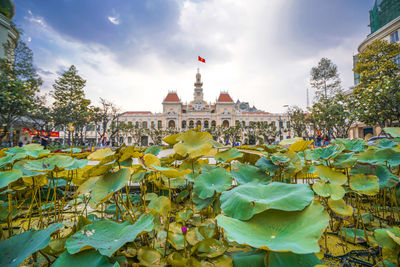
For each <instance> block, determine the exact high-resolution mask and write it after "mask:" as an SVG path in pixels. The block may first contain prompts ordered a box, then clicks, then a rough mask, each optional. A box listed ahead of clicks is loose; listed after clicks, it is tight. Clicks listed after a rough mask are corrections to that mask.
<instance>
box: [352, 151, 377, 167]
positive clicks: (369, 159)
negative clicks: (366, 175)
mask: <svg viewBox="0 0 400 267" xmlns="http://www.w3.org/2000/svg"><path fill="white" fill-rule="evenodd" d="M357 159H358V162H361V163H368V164H375V163H376V162H377V161H378V160H377V159H376V158H375V150H372V149H369V150H366V151H364V152H361V153H360V154H358V155H357Z"/></svg>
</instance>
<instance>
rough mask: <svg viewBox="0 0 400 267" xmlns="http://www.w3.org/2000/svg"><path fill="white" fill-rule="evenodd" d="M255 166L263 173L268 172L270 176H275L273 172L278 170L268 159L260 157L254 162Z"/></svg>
mask: <svg viewBox="0 0 400 267" xmlns="http://www.w3.org/2000/svg"><path fill="white" fill-rule="evenodd" d="M256 166H257V167H259V168H260V169H262V170H263V171H266V172H269V173H270V174H271V176H273V175H275V171H277V170H278V169H279V166H276V165H275V164H274V163H273V162H272V161H271V160H270V159H268V158H267V157H262V158H260V159H259V160H258V161H257V162H256Z"/></svg>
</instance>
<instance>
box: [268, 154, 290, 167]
mask: <svg viewBox="0 0 400 267" xmlns="http://www.w3.org/2000/svg"><path fill="white" fill-rule="evenodd" d="M271 161H272V163H273V164H275V165H286V164H288V163H289V161H290V158H289V157H287V156H286V155H283V154H272V155H271Z"/></svg>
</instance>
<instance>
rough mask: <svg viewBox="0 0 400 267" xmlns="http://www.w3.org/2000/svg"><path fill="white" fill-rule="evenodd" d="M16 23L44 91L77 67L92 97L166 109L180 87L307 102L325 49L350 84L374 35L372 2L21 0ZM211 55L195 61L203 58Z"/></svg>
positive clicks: (277, 105) (277, 107) (188, 93)
mask: <svg viewBox="0 0 400 267" xmlns="http://www.w3.org/2000/svg"><path fill="white" fill-rule="evenodd" d="M14 2H15V7H16V15H15V17H14V19H13V20H14V22H15V23H16V24H17V25H18V26H19V27H20V28H22V30H23V35H22V37H21V38H22V39H23V40H24V41H25V42H26V43H27V44H28V46H29V47H30V48H31V49H32V51H33V53H34V64H35V66H36V68H37V70H38V73H39V75H40V76H41V77H42V79H43V80H44V84H43V86H42V88H41V89H42V92H43V93H49V92H50V91H51V90H52V84H53V83H54V80H55V79H56V78H57V77H58V76H59V75H60V74H61V73H62V72H64V71H66V70H67V69H68V68H69V67H70V66H71V65H75V66H76V67H77V69H78V71H79V75H81V76H82V77H83V78H84V79H85V80H86V81H87V82H86V87H85V92H86V97H87V98H89V99H90V100H91V101H92V103H93V104H98V102H99V98H100V97H102V98H104V99H107V100H109V101H112V102H114V103H115V104H116V105H117V106H118V107H119V108H120V110H121V111H152V112H161V111H162V105H161V102H162V101H163V99H164V97H165V96H166V95H167V94H168V92H169V91H171V90H174V91H177V93H178V95H179V97H180V98H181V100H182V101H183V102H189V101H191V100H192V99H193V92H194V90H193V89H194V85H193V83H194V81H195V74H196V72H197V68H198V67H199V68H200V73H201V74H202V80H203V92H204V98H205V100H206V101H209V102H214V101H215V100H216V98H217V97H218V95H219V93H220V92H221V91H228V92H229V94H230V95H231V97H232V98H233V100H234V101H236V100H237V99H239V100H241V101H246V102H249V103H250V104H251V105H255V106H256V107H257V108H258V109H262V110H265V111H268V112H284V111H285V109H286V108H285V107H284V106H285V105H290V106H292V105H297V106H300V107H302V108H305V107H306V99H307V98H306V90H307V88H310V101H311V100H312V95H313V89H312V88H311V87H310V85H309V80H310V70H311V68H312V67H313V66H316V65H317V64H318V61H319V60H320V59H321V58H322V57H327V58H329V59H331V60H332V61H333V62H334V63H335V64H336V65H337V66H338V70H339V73H340V77H341V79H342V85H343V87H344V88H345V89H346V88H348V87H350V86H352V85H353V73H352V57H353V55H354V54H356V53H357V47H358V45H359V44H360V43H361V42H362V41H363V40H364V39H365V38H366V36H367V35H368V33H369V27H368V24H369V14H368V11H369V10H370V9H371V8H372V7H373V4H374V0H334V1H332V0H301V1H299V0H248V1H244V0H129V1H127V0H102V1H99V0H56V1H55V0H15V1H14ZM198 56H201V57H203V58H205V59H206V63H205V64H204V63H202V62H198V61H197V57H198Z"/></svg>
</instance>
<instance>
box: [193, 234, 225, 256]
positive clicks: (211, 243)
mask: <svg viewBox="0 0 400 267" xmlns="http://www.w3.org/2000/svg"><path fill="white" fill-rule="evenodd" d="M227 249H228V243H227V242H221V241H219V240H216V239H214V238H208V239H204V240H202V241H200V242H198V243H197V244H196V245H195V246H194V247H193V248H192V254H193V253H195V254H196V255H197V256H198V257H207V258H215V257H218V256H221V255H222V254H224V253H225V251H226V250H227Z"/></svg>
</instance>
